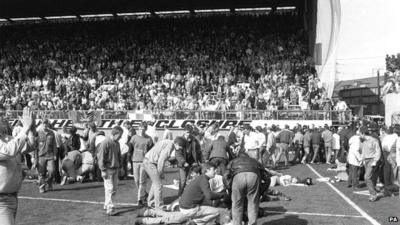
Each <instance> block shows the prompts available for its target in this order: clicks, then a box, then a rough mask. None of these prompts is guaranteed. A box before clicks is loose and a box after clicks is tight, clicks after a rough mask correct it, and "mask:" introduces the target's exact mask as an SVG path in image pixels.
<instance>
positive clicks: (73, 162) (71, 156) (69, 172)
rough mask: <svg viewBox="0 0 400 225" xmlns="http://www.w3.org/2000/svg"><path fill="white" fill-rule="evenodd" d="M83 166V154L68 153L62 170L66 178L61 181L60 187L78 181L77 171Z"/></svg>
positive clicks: (76, 152) (75, 151) (62, 164)
mask: <svg viewBox="0 0 400 225" xmlns="http://www.w3.org/2000/svg"><path fill="white" fill-rule="evenodd" d="M81 165H82V157H81V153H80V152H79V151H78V150H73V151H70V152H68V154H67V155H66V156H65V157H64V159H63V161H62V163H61V168H62V172H63V175H64V176H63V178H62V180H61V183H60V185H65V184H67V183H68V182H69V181H76V180H77V170H78V169H79V168H80V167H81Z"/></svg>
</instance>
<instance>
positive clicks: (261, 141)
mask: <svg viewBox="0 0 400 225" xmlns="http://www.w3.org/2000/svg"><path fill="white" fill-rule="evenodd" d="M255 136H256V139H257V141H258V147H257V149H258V154H259V155H258V160H259V161H260V162H261V163H262V160H261V158H262V157H261V156H262V153H263V152H264V151H265V143H266V141H267V140H266V137H265V134H264V132H263V130H262V128H261V127H260V126H257V127H256V134H255Z"/></svg>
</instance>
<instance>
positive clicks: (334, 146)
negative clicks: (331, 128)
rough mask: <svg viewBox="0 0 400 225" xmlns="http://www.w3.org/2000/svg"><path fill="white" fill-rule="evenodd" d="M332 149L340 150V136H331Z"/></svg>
mask: <svg viewBox="0 0 400 225" xmlns="http://www.w3.org/2000/svg"><path fill="white" fill-rule="evenodd" d="M332 149H334V150H338V149H340V136H339V134H337V133H334V134H333V135H332Z"/></svg>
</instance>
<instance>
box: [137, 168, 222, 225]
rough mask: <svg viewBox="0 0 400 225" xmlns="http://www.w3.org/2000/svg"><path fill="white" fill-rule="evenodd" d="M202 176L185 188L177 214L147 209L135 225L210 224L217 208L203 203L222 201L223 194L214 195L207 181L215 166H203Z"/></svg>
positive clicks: (213, 172) (216, 215)
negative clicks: (189, 222) (190, 222)
mask: <svg viewBox="0 0 400 225" xmlns="http://www.w3.org/2000/svg"><path fill="white" fill-rule="evenodd" d="M202 170H203V173H202V174H203V175H200V176H198V177H196V178H195V179H194V180H193V181H191V182H190V184H189V185H188V186H187V187H186V188H185V190H184V191H183V194H182V196H181V198H180V200H179V206H180V210H179V212H165V211H163V210H159V209H151V208H147V209H144V211H142V212H140V213H139V215H138V216H141V217H142V218H138V219H137V220H136V222H135V224H179V223H184V222H187V221H188V220H192V221H193V222H194V223H195V224H199V225H203V224H207V223H210V222H211V221H213V220H215V219H216V218H217V217H218V216H219V210H218V209H217V208H214V207H211V206H207V205H204V202H210V201H212V200H218V199H222V198H224V197H225V196H226V194H225V193H214V192H212V191H211V189H210V184H209V180H210V179H212V178H214V177H215V175H216V166H215V165H213V164H212V163H210V162H208V163H205V164H203V168H202Z"/></svg>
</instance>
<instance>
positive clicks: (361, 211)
mask: <svg viewBox="0 0 400 225" xmlns="http://www.w3.org/2000/svg"><path fill="white" fill-rule="evenodd" d="M307 166H308V168H309V169H310V170H311V171H312V172H314V173H315V175H317V176H318V177H319V178H323V176H321V174H319V173H318V172H317V171H316V170H315V169H314V168H313V167H312V166H310V164H307ZM324 183H326V184H327V185H328V186H329V187H331V188H332V189H333V190H334V191H335V192H336V193H337V194H338V195H339V196H340V197H342V198H343V199H344V200H345V201H346V202H347V203H348V204H349V205H350V206H351V207H353V208H354V209H355V210H357V212H359V213H360V214H361V215H362V217H364V218H365V219H367V220H368V221H369V222H370V223H371V224H373V225H380V223H379V222H378V221H376V220H375V219H374V218H372V216H370V215H369V214H368V213H366V212H365V211H364V210H363V209H361V208H360V207H359V206H358V205H357V204H356V203H354V202H353V201H352V200H350V198H348V197H347V196H346V195H345V194H343V192H341V191H339V189H337V188H336V187H335V186H333V185H332V184H331V183H330V182H324Z"/></svg>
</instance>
